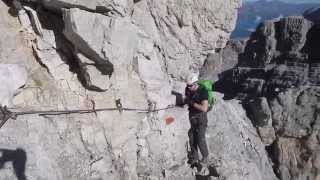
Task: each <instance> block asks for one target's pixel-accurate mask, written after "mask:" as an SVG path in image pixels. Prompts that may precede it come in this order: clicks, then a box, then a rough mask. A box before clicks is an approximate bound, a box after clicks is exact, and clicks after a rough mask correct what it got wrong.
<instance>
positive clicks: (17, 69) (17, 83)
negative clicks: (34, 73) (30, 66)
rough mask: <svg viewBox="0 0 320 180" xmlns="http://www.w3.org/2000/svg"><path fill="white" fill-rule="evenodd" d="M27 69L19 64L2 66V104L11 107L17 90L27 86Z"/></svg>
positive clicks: (0, 95)
mask: <svg viewBox="0 0 320 180" xmlns="http://www.w3.org/2000/svg"><path fill="white" fill-rule="evenodd" d="M27 78H28V74H27V71H26V68H25V67H23V66H21V65H17V64H0V83H1V88H0V92H1V93H0V104H1V105H2V106H11V105H12V98H13V97H14V95H16V94H17V90H18V89H19V88H21V87H22V86H24V85H25V84H26V81H27Z"/></svg>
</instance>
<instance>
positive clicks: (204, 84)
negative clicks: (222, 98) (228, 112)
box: [198, 80, 215, 111]
mask: <svg viewBox="0 0 320 180" xmlns="http://www.w3.org/2000/svg"><path fill="white" fill-rule="evenodd" d="M198 85H199V87H200V88H201V89H205V90H206V91H207V92H208V104H209V107H208V109H209V110H208V111H210V110H211V109H212V106H213V104H214V101H215V99H214V97H213V82H212V81H211V80H199V81H198Z"/></svg>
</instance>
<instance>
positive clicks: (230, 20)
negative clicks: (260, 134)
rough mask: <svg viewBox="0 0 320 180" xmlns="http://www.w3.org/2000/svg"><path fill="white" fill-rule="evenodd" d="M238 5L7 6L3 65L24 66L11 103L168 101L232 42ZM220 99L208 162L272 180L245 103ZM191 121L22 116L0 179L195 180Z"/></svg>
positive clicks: (176, 115)
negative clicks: (209, 56) (191, 162)
mask: <svg viewBox="0 0 320 180" xmlns="http://www.w3.org/2000/svg"><path fill="white" fill-rule="evenodd" d="M240 3H241V2H240V1H237V0H229V1H215V2H212V1H206V0H201V1H174V2H171V1H153V0H141V1H129V0H128V1H65V0H64V1H62V0H48V1H36V0H31V1H21V2H20V1H12V2H11V1H1V2H0V10H1V11H0V13H1V18H2V19H1V21H0V23H1V24H3V26H1V27H0V31H1V32H2V33H0V34H1V36H3V38H1V41H0V42H1V43H0V45H1V46H0V47H1V51H0V52H1V53H0V54H1V59H0V60H1V63H3V66H6V67H8V66H9V65H7V64H9V63H10V64H18V65H19V66H24V67H25V69H26V73H27V75H23V74H24V71H23V70H21V71H19V72H21V73H20V74H22V77H20V75H19V73H17V74H15V75H19V76H18V77H15V76H14V75H10V74H9V76H10V77H9V78H7V79H6V80H7V81H8V80H10V78H13V79H14V78H16V79H19V80H21V82H16V84H15V85H14V86H13V87H12V88H11V89H9V91H10V93H11V94H12V95H10V96H7V95H5V97H6V98H10V99H9V100H8V101H10V102H12V105H10V108H11V109H10V110H11V111H15V112H21V111H30V110H72V109H93V108H95V109H98V108H104V107H108V108H115V107H116V103H115V102H121V104H122V106H123V107H125V108H137V109H154V108H156V109H157V108H165V107H167V106H168V105H171V104H173V103H174V102H175V97H174V96H173V95H171V91H172V90H176V91H179V92H182V91H181V89H183V87H184V83H183V82H182V81H181V80H182V79H183V77H184V76H185V75H186V74H187V73H189V72H197V71H199V68H200V67H201V66H202V64H203V62H204V60H205V58H206V57H207V54H208V53H209V52H213V51H214V50H215V49H216V48H222V47H223V46H224V45H225V43H226V41H227V39H228V37H229V35H230V32H231V31H232V29H233V28H234V24H235V20H236V12H237V8H239V6H240ZM3 72H4V71H3ZM11 83H12V82H11ZM21 86H23V87H22V89H20V90H19V93H18V91H17V89H18V88H20V87H21ZM12 96H13V97H12ZM219 96H220V98H219V101H218V103H217V105H216V109H214V110H212V112H210V115H209V117H210V126H209V129H208V140H209V141H208V143H209V146H210V150H211V151H210V152H211V155H212V159H211V163H212V164H211V165H212V166H216V167H215V168H216V169H217V171H218V173H219V174H220V175H221V178H222V177H226V178H227V179H263V180H264V179H275V176H274V175H273V173H272V169H271V165H270V162H269V160H268V158H267V156H266V152H265V151H264V149H263V147H264V146H263V144H262V143H261V142H260V141H259V139H258V138H257V135H256V133H255V132H254V129H253V127H252V126H251V125H250V123H249V121H248V119H247V118H246V117H245V114H244V112H243V111H242V109H241V107H240V106H239V104H237V103H236V102H224V101H223V100H222V99H221V95H219ZM11 97H12V98H11ZM6 102H7V101H1V104H2V105H5V104H6ZM239 114H241V116H238V115H239ZM172 118H173V122H170V121H169V120H167V119H172ZM188 128H189V123H188V120H187V111H186V109H184V108H173V109H168V110H163V111H158V112H149V113H145V112H141V111H139V110H138V111H123V112H120V111H117V110H116V111H107V112H97V113H92V114H62V115H58V116H57V115H50V114H42V115H41V116H38V115H25V116H18V118H17V120H15V121H14V120H12V119H10V120H9V121H8V122H7V123H6V124H5V126H4V127H3V128H2V129H1V130H0V134H1V135H0V137H1V138H0V142H1V149H0V152H1V153H2V155H1V164H0V165H1V166H0V167H1V169H0V177H1V179H8V180H9V179H14V178H18V179H29V180H32V179H57V180H59V179H78V180H81V179H86V180H87V179H91V180H97V179H115V180H118V179H119V180H129V179H130V180H134V179H195V178H196V177H194V176H192V175H191V172H190V168H189V167H188V165H187V164H186V161H187V150H188V148H187V147H186V145H187V144H188V141H187V131H188ZM10 162H12V163H10ZM206 178H207V179H208V178H210V177H206ZM211 178H214V177H211Z"/></svg>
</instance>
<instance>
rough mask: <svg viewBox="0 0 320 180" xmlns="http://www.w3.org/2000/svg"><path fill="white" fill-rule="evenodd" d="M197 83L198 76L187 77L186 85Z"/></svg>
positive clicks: (192, 74) (190, 75)
mask: <svg viewBox="0 0 320 180" xmlns="http://www.w3.org/2000/svg"><path fill="white" fill-rule="evenodd" d="M197 81H198V74H196V73H191V74H189V75H188V77H187V84H193V83H195V82H197Z"/></svg>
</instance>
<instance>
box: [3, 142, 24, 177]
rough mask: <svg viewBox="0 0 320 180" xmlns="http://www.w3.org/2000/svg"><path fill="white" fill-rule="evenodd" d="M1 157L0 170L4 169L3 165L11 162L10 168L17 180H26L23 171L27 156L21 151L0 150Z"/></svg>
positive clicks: (19, 149) (18, 149)
mask: <svg viewBox="0 0 320 180" xmlns="http://www.w3.org/2000/svg"><path fill="white" fill-rule="evenodd" d="M0 152H1V154H2V156H1V157H0V169H2V168H3V167H4V164H5V163H7V162H9V161H12V166H13V169H14V172H15V175H16V176H17V179H18V180H26V179H27V178H26V175H25V169H26V162H27V154H26V152H25V151H24V150H23V149H21V148H17V149H16V150H10V149H0Z"/></svg>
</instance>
